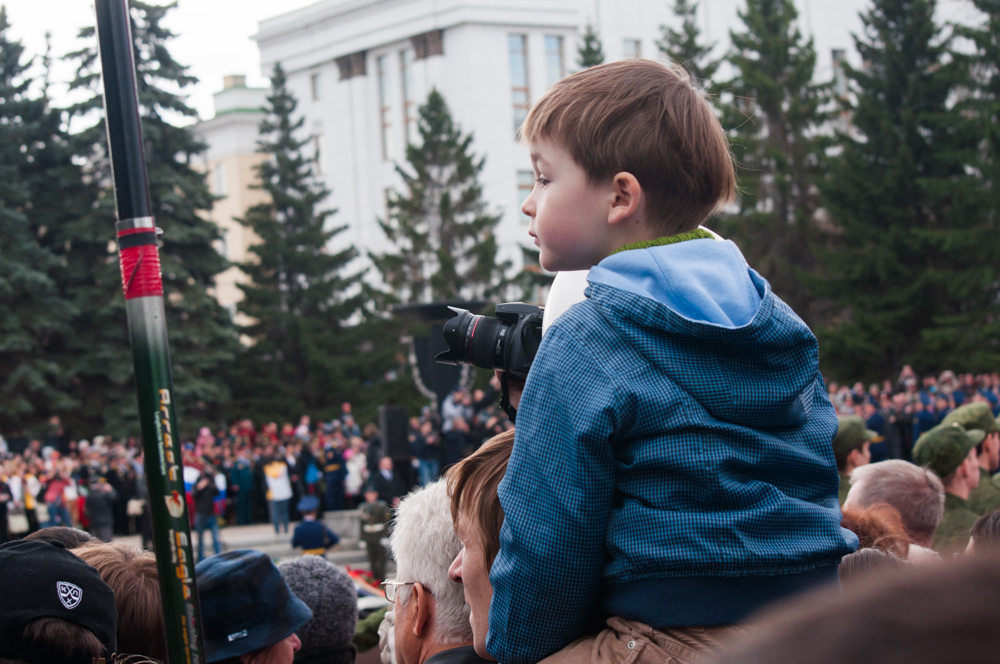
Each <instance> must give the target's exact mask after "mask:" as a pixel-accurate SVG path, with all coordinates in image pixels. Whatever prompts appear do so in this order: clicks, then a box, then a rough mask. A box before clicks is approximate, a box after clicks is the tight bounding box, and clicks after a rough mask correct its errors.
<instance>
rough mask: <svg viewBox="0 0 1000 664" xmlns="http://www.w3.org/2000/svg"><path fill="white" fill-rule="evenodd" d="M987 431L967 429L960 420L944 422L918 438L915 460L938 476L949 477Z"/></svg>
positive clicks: (914, 454)
mask: <svg viewBox="0 0 1000 664" xmlns="http://www.w3.org/2000/svg"><path fill="white" fill-rule="evenodd" d="M985 437H986V433H985V432H983V431H982V430H980V429H971V430H969V431H966V430H965V429H963V428H962V425H960V424H959V423H958V422H953V423H951V424H945V423H944V422H942V423H941V424H939V425H937V426H936V427H934V428H933V429H931V430H929V431H927V432H926V433H924V434H923V435H921V436H920V438H918V439H917V444H916V445H914V446H913V462H914V463H916V464H917V465H918V466H927V467H928V468H930V469H931V470H933V471H934V472H935V473H937V475H938V477H947V476H948V475H951V474H952V473H953V472H955V469H956V468H958V467H959V466H961V465H962V462H963V461H965V457H967V456H969V450H971V449H972V448H973V447H975V446H976V445H978V444H979V443H980V442H982V440H983V438H985Z"/></svg>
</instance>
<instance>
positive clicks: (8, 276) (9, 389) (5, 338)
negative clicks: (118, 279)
mask: <svg viewBox="0 0 1000 664" xmlns="http://www.w3.org/2000/svg"><path fill="white" fill-rule="evenodd" d="M9 28H10V25H9V23H8V21H7V11H6V8H5V7H3V6H0V321H2V322H0V430H2V431H4V432H7V433H8V434H10V433H11V432H20V431H23V430H24V429H25V428H26V427H30V426H32V425H35V424H39V423H40V422H42V421H44V418H45V417H47V416H48V415H49V414H51V413H53V412H58V411H60V410H63V409H66V408H68V407H70V406H71V405H72V404H73V401H72V398H71V397H70V395H69V394H68V393H67V392H66V391H65V390H64V389H63V380H62V372H61V370H60V367H59V365H58V363H57V362H56V361H55V360H54V358H53V356H52V349H51V345H52V343H53V340H54V339H55V338H56V337H57V336H58V335H59V334H62V333H65V332H66V331H67V330H68V323H69V320H70V318H71V316H72V313H73V310H72V308H71V307H70V305H69V304H68V303H67V302H65V301H64V300H63V299H62V298H60V297H59V291H58V288H57V286H56V282H55V279H54V278H53V275H54V273H55V272H56V270H58V267H59V260H58V258H57V257H56V256H55V255H53V254H52V252H50V251H49V250H48V249H47V248H46V247H44V246H43V245H42V244H41V243H40V242H39V239H38V236H39V231H40V229H41V226H40V224H41V221H42V220H43V219H44V214H40V212H41V211H43V210H44V206H41V209H40V206H39V202H40V201H42V200H44V199H45V198H48V199H53V198H58V196H59V193H58V192H57V191H44V192H42V191H37V190H35V189H34V187H33V185H34V184H36V183H37V178H36V177H35V174H36V172H37V171H36V169H37V166H36V162H37V161H42V160H44V159H45V158H46V157H47V151H48V150H49V144H50V141H51V139H52V137H51V136H48V135H46V129H47V128H48V127H49V124H50V118H49V116H50V113H51V109H50V108H49V105H48V100H47V99H46V96H45V94H44V92H43V94H42V95H41V96H36V95H34V94H32V91H31V90H30V88H31V86H32V83H33V82H34V81H33V78H32V76H31V74H30V72H29V71H28V70H29V68H30V67H31V61H30V60H24V48H23V46H22V45H21V43H20V42H17V41H13V40H12V39H11V38H10V35H9V33H8V31H9ZM0 518H5V517H4V516H2V515H0Z"/></svg>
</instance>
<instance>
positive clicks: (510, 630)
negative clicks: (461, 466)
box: [487, 240, 857, 664]
mask: <svg viewBox="0 0 1000 664" xmlns="http://www.w3.org/2000/svg"><path fill="white" fill-rule="evenodd" d="M696 242H697V243H702V244H700V245H698V246H695V243H696ZM706 242H708V243H713V244H708V245H706V244H704V243H706ZM683 244H684V245H689V246H687V247H684V248H683V249H681V248H680V247H681V246H682V245H676V247H675V248H673V249H670V250H669V251H668V248H666V247H661V248H657V249H656V250H655V251H653V252H652V253H650V254H649V256H651V257H652V258H655V259H656V260H652V258H650V259H649V260H647V258H649V256H646V255H645V254H640V253H638V252H625V253H627V254H634V256H631V257H626V258H615V257H614V256H613V257H611V258H609V259H605V261H602V263H601V266H600V267H601V268H602V269H604V273H601V271H600V270H598V269H597V268H595V270H593V271H592V272H591V276H590V277H589V280H590V282H591V284H590V288H589V289H588V290H587V299H586V300H585V301H584V302H582V303H579V304H577V305H575V306H574V307H573V308H571V309H570V310H569V311H568V312H567V313H565V314H564V315H563V316H562V317H560V318H559V319H558V320H557V321H556V322H555V323H554V324H553V325H552V326H551V327H550V328H549V329H548V330H547V332H546V333H545V336H544V338H543V340H542V345H541V347H540V348H539V351H538V355H537V357H536V359H535V362H534V364H533V366H532V368H531V371H530V373H529V376H528V380H527V384H526V386H525V390H524V394H523V396H522V399H521V403H520V409H519V411H518V418H517V434H516V439H515V443H514V451H513V455H512V457H511V459H510V463H509V465H508V468H507V473H506V476H505V478H504V480H503V481H502V483H501V484H500V491H499V495H500V502H501V503H502V505H503V509H504V513H505V521H504V524H503V528H502V530H501V535H500V553H499V555H498V556H497V558H496V560H495V562H494V564H493V567H492V569H491V573H490V579H491V582H492V584H493V588H494V595H493V600H492V605H491V612H490V631H489V635H488V637H487V647H488V649H489V651H490V653H491V654H492V655H494V656H495V657H496V658H497V659H498V660H499V661H500V662H501V663H502V664H522V663H529V662H530V663H533V662H537V661H538V660H540V659H542V658H543V657H545V656H547V655H549V654H551V653H552V652H555V651H556V650H558V649H560V648H562V647H564V646H565V645H567V644H568V643H569V642H571V641H573V640H574V639H576V638H579V637H580V636H583V635H585V634H586V633H588V631H593V630H594V629H595V628H599V627H600V624H601V622H600V621H601V620H602V619H603V618H605V617H607V616H611V615H616V616H621V617H624V618H626V619H630V620H637V621H640V622H643V623H646V624H649V625H651V626H653V627H656V628H665V627H680V626H691V625H723V624H732V623H734V622H736V621H738V620H740V619H742V618H744V617H746V616H747V615H748V614H749V613H750V612H752V611H753V610H755V609H757V608H759V607H760V606H761V605H763V604H765V603H766V602H768V601H771V600H773V599H776V598H779V597H782V596H785V595H788V594H790V593H793V592H797V591H799V590H801V589H804V588H807V587H811V586H813V585H816V584H818V583H825V582H830V581H833V582H836V569H837V564H838V562H839V559H840V557H841V556H843V555H845V554H847V553H850V552H851V551H852V550H853V549H854V548H855V547H856V546H857V539H856V538H855V537H854V535H853V534H852V533H850V532H849V531H846V530H843V529H841V528H840V518H841V514H840V510H839V507H838V503H837V485H838V481H839V480H838V475H837V470H836V465H835V462H834V458H833V452H832V449H831V441H832V439H833V436H834V433H835V432H836V429H837V417H836V414H835V412H834V409H833V407H832V406H831V404H830V402H829V400H828V399H827V396H826V389H825V386H824V384H823V380H822V378H821V376H820V374H819V355H818V349H817V343H816V339H815V337H814V336H813V334H812V333H811V332H810V330H809V329H808V327H807V326H806V325H805V324H804V323H803V322H802V321H801V320H800V319H799V318H798V317H797V316H796V315H795V314H794V313H793V312H792V311H791V309H789V307H788V306H787V305H785V304H784V303H783V302H782V301H781V300H780V299H778V298H777V297H776V296H775V295H774V294H773V293H771V290H770V286H769V285H768V284H767V282H766V281H765V280H764V279H763V278H762V277H760V276H759V275H758V274H757V273H756V272H753V271H752V270H750V269H749V268H748V267H747V266H746V263H745V261H743V260H742V256H741V255H740V254H739V252H738V250H737V249H735V245H732V243H728V242H727V243H721V242H717V241H714V240H698V241H692V242H690V243H688V242H685V243H683ZM723 245H728V246H723ZM661 250H662V251H661ZM643 251H647V250H643ZM682 251H683V252H686V254H687V255H689V256H690V255H691V252H695V258H697V259H698V260H700V261H701V263H700V267H698V269H700V270H701V274H702V277H698V278H700V279H702V282H699V283H698V284H695V285H694V286H691V288H690V293H691V297H692V298H697V297H702V296H704V295H705V294H706V293H707V294H708V297H709V298H711V297H712V292H713V291H714V292H717V293H718V292H721V291H725V292H726V293H730V292H731V291H732V288H737V289H739V288H745V289H750V290H752V291H753V292H752V293H750V295H749V296H748V297H750V296H752V298H753V299H752V300H751V304H752V306H753V307H756V309H755V311H752V312H751V314H750V315H748V316H747V319H748V321H749V322H746V323H744V324H732V323H731V322H730V324H725V323H724V322H720V320H717V319H721V320H723V321H725V320H728V319H727V318H726V316H725V312H724V311H722V310H720V311H719V312H716V313H713V314H711V315H707V316H708V317H709V318H711V319H712V320H714V321H715V322H706V321H704V320H697V317H695V318H692V316H694V312H692V311H690V310H686V309H685V306H686V305H685V304H684V302H679V301H678V300H677V298H678V297H680V298H681V299H684V292H681V293H680V295H678V293H677V289H673V290H672V291H671V293H672V295H670V294H668V295H662V293H658V292H649V288H653V291H656V288H654V287H653V286H650V284H654V286H655V284H656V283H657V280H658V279H659V280H660V281H661V282H663V283H667V282H669V283H677V281H678V279H681V280H683V279H682V278H688V277H690V275H680V277H678V276H677V274H674V275H673V276H672V277H671V276H670V274H669V272H670V269H669V266H670V265H673V266H674V270H675V273H676V269H677V267H676V263H677V262H676V261H673V262H671V261H664V257H667V258H669V257H671V256H673V257H675V258H676V256H678V255H679V254H680V253H681V252H682ZM734 251H735V254H733V252H734ZM671 252H673V253H671ZM720 252H722V253H721V254H720ZM727 252H728V253H727ZM715 256H721V258H720V260H722V259H726V260H729V259H732V260H729V263H727V264H726V265H727V269H728V273H726V278H729V279H730V280H732V279H735V280H736V281H735V282H732V284H731V283H730V282H726V281H725V280H723V281H722V282H717V281H712V280H713V279H715V278H716V276H717V275H715V274H713V271H718V267H717V266H715V265H713V264H712V263H711V262H710V260H709V259H712V258H713V257H715ZM733 256H738V257H739V261H740V262H739V263H738V264H735V267H734V265H733V262H734V261H735V258H733ZM637 257H638V258H637ZM727 257H728V258H727ZM612 259H614V260H612ZM616 261H617V262H616ZM623 261H624V264H623ZM723 262H725V261H723ZM665 266H666V267H665ZM692 269H694V268H692ZM609 270H610V272H609ZM629 270H631V273H630V274H626V273H629ZM622 274H625V280H624V281H622V278H621V277H622ZM637 275H638V276H637ZM734 275H735V276H734ZM630 280H631V281H630ZM696 280H697V279H696ZM740 280H742V281H740ZM609 283H617V284H619V285H623V284H624V287H616V286H612V285H609ZM636 284H638V285H636ZM643 284H645V285H643ZM733 284H735V285H733ZM689 286H690V284H689ZM681 290H682V291H683V284H682V287H681ZM743 295H746V293H743V294H742V295H741V294H739V293H737V294H736V295H735V296H733V297H743ZM670 297H673V298H674V300H673V301H668V302H666V303H664V302H663V301H658V299H657V298H659V299H661V300H662V299H663V298H666V299H668V300H669V299H670ZM758 303H759V304H758ZM689 304H690V303H689ZM698 306H699V307H701V308H702V309H710V308H711V303H708V304H702V305H698ZM740 306H744V309H745V308H746V306H745V305H740ZM725 308H726V307H725V305H724V306H723V307H722V309H725ZM688 309H690V307H688ZM730 309H732V307H730ZM736 309H737V310H738V309H739V306H736ZM678 311H685V314H687V315H682V314H680V313H678ZM737 313H739V312H738V311H737ZM751 317H752V320H751V319H750V318H751Z"/></svg>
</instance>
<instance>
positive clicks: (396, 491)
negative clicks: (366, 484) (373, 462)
mask: <svg viewBox="0 0 1000 664" xmlns="http://www.w3.org/2000/svg"><path fill="white" fill-rule="evenodd" d="M371 478H372V479H371V482H372V484H373V485H374V486H375V490H376V491H378V499H379V500H381V501H383V502H385V504H386V505H392V501H393V500H395V499H396V498H399V497H401V496H403V495H404V494H405V493H406V486H405V485H404V484H403V480H402V479H401V478H400V477H399V473H398V472H397V471H395V470H393V471H392V479H391V480H387V479H386V478H385V477H383V476H382V471H381V470H376V471H375V473H374V474H373V475H372V476H371Z"/></svg>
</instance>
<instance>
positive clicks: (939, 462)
mask: <svg viewBox="0 0 1000 664" xmlns="http://www.w3.org/2000/svg"><path fill="white" fill-rule="evenodd" d="M985 437H986V434H985V433H984V432H983V431H981V430H979V429H972V430H969V431H966V430H965V429H963V428H962V425H960V424H959V423H958V422H953V423H951V424H944V423H942V424H939V425H937V426H936V427H934V428H933V429H931V430H930V431H928V432H927V433H925V434H923V435H922V436H920V438H919V439H917V444H916V445H914V446H913V461H914V463H916V464H918V465H921V466H926V467H927V468H930V469H931V470H932V471H934V472H935V473H937V475H938V477H940V478H941V482H942V483H943V484H944V491H945V496H944V516H943V517H942V519H941V525H939V526H938V529H937V533H936V534H935V535H934V544H933V545H932V548H933V549H934V550H935V551H937V552H939V553H941V552H944V551H956V550H960V549H962V550H964V549H965V547H966V545H967V544H968V543H969V531H970V530H971V529H972V526H973V525H974V524H975V523H976V519H978V518H979V515H978V514H976V513H975V512H973V511H972V510H970V509H969V503H968V500H969V494H970V493H971V492H972V490H973V489H975V488H976V486H978V485H979V463H978V459H977V457H976V445H978V444H979V443H980V442H982V440H983V438H985Z"/></svg>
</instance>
